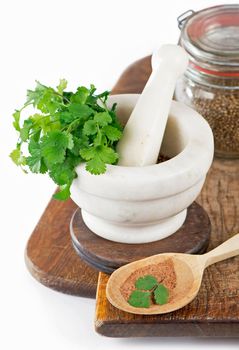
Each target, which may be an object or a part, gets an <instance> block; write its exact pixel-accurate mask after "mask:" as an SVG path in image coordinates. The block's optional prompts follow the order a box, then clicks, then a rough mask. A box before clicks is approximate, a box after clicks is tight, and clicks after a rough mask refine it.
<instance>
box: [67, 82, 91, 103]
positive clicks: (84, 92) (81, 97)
mask: <svg viewBox="0 0 239 350" xmlns="http://www.w3.org/2000/svg"><path fill="white" fill-rule="evenodd" d="M89 94H90V91H89V90H88V89H87V88H86V87H84V86H80V87H78V89H77V92H76V93H75V94H73V95H72V96H71V102H75V103H80V104H84V103H85V102H86V100H87V97H88V96H89Z"/></svg>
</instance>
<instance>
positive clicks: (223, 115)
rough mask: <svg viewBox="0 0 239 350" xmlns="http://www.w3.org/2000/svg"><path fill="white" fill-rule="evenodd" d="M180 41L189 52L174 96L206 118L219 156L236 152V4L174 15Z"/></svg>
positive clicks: (238, 144)
mask: <svg viewBox="0 0 239 350" xmlns="http://www.w3.org/2000/svg"><path fill="white" fill-rule="evenodd" d="M178 25H179V28H180V29H181V35H180V39H179V44H180V45H181V46H182V47H184V49H185V50H186V51H187V52H188V54H189V56H190V64H189V67H188V69H187V71H186V73H185V74H184V76H183V77H182V78H180V79H179V80H178V83H177V86H176V90H175V99H176V100H178V101H181V102H183V103H185V104H187V105H189V106H191V107H192V108H194V109H195V110H197V111H198V112H199V113H200V114H201V115H203V116H204V118H205V119H206V120H207V121H208V122H209V124H210V126H211V128H212V130H213V134H214V141H215V154H216V156H218V157H225V158H238V157H239V5H238V4H233V5H222V6H215V7H211V8H207V9H204V10H201V11H199V12H194V11H192V10H189V11H187V12H186V13H184V14H182V15H181V16H180V17H179V18H178Z"/></svg>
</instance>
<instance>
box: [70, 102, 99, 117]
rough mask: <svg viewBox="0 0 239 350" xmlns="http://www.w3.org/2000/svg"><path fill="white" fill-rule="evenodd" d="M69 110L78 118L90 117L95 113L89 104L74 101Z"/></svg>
mask: <svg viewBox="0 0 239 350" xmlns="http://www.w3.org/2000/svg"><path fill="white" fill-rule="evenodd" d="M68 108H69V111H70V112H71V113H73V114H74V115H75V116H76V117H77V118H79V117H80V118H83V119H85V118H88V117H89V116H90V115H91V114H93V109H92V108H90V107H89V106H87V105H81V104H78V103H72V104H70V105H69V107H68Z"/></svg>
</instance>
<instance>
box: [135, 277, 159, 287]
mask: <svg viewBox="0 0 239 350" xmlns="http://www.w3.org/2000/svg"><path fill="white" fill-rule="evenodd" d="M157 284H158V281H157V280H156V278H155V277H154V276H151V275H146V276H144V277H140V278H138V279H137V281H136V282H135V287H136V288H138V289H143V290H151V289H152V288H154V287H155V286H157Z"/></svg>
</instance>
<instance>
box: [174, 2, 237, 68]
mask: <svg viewBox="0 0 239 350" xmlns="http://www.w3.org/2000/svg"><path fill="white" fill-rule="evenodd" d="M179 24H182V28H181V29H182V31H181V37H180V41H179V43H180V45H181V46H182V47H184V48H185V50H186V51H187V52H188V53H189V54H190V61H191V62H192V63H195V64H199V65H200V66H201V67H202V68H203V67H204V68H208V67H210V68H211V67H212V65H213V66H214V68H215V70H216V71H219V72H220V71H222V72H225V71H234V72H235V71H239V4H232V5H220V6H214V7H210V8H207V9H204V10H201V11H199V12H193V11H191V12H190V16H189V17H187V18H186V19H184V20H183V22H181V23H180V22H179Z"/></svg>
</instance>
